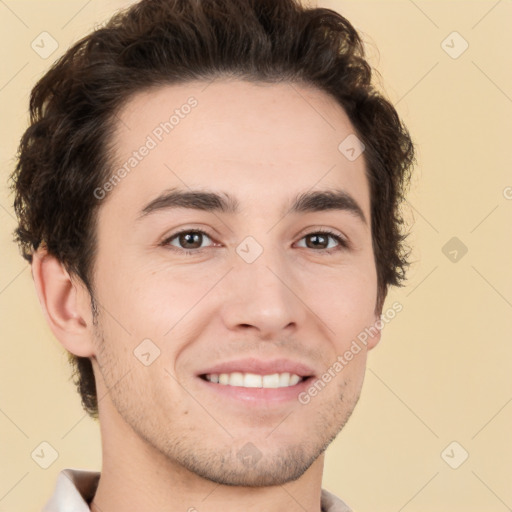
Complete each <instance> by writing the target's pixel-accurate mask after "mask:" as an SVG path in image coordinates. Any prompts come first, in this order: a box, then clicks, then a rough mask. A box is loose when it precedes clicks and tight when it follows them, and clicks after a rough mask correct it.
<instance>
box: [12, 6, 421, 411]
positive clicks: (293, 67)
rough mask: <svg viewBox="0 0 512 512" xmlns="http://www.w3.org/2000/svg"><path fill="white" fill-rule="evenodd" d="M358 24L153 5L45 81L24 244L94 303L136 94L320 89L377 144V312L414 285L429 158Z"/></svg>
mask: <svg viewBox="0 0 512 512" xmlns="http://www.w3.org/2000/svg"><path fill="white" fill-rule="evenodd" d="M372 73H373V72H372V69H371V67H370V65H369V64H368V62H367V61H366V59H365V52H364V46H363V43H362V41H361V38H360V36H359V35H358V33H357V31H356V30H355V29H354V28H353V26H352V25H351V24H350V23H349V22H348V21H347V20H346V19H345V18H344V17H343V16H341V15H340V14H339V13H337V12H335V11H333V10H330V9H327V8H309V7H305V6H304V5H302V4H301V3H300V1H299V0H142V1H140V2H139V3H137V4H134V5H132V6H130V7H129V8H127V9H125V10H123V11H119V12H118V13H116V14H115V15H114V16H113V17H112V18H111V19H110V20H109V21H108V22H107V23H106V24H105V25H103V26H101V27H99V28H97V29H95V30H94V31H93V32H91V33H90V34H89V35H87V36H86V37H84V38H82V39H81V40H80V41H78V42H77V43H76V44H74V45H73V46H72V47H71V48H70V49H69V50H68V51H67V52H66V53H65V54H64V55H63V56H62V57H61V58H60V59H58V60H57V61H56V62H55V63H54V64H53V66H52V67H51V68H50V70H49V71H48V72H47V73H46V74H45V75H44V76H43V77H42V78H41V79H40V80H39V81H38V83H37V84H36V85H35V87H34V88H33V90H32V93H31V97H30V124H29V127H28V128H27V130H26V131H25V133H24V135H23V136H22V138H21V141H20V145H19V149H18V154H17V160H16V167H15V170H14V172H13V173H12V175H11V179H12V188H13V189H14V192H15V198H14V208H15V212H16V214H17V216H18V221H19V223H18V227H17V229H16V231H15V239H16V241H17V242H18V244H19V246H20V249H21V252H22V254H23V256H24V258H26V259H27V260H28V261H29V262H31V261H32V253H33V252H34V251H35V250H37V248H38V247H39V246H40V245H41V244H42V243H44V244H45V246H46V248H47V250H48V252H49V253H50V254H52V255H53V256H55V257H56V258H57V259H58V260H59V261H61V262H62V263H63V265H64V266H65V268H66V269H67V270H68V271H69V272H70V273H71V274H73V275H76V276H77V277H78V278H80V279H81V280H82V282H83V283H84V285H85V286H86V287H87V289H88V291H89V292H90V294H91V300H92V305H93V309H94V295H93V279H92V277H93V266H94V259H95V254H96V239H95V225H96V218H97V212H98V209H99V205H100V200H99V199H98V198H97V197H96V195H95V194H94V190H95V189H96V188H97V187H98V186H99V185H100V184H101V183H103V182H104V181H105V179H106V178H107V176H108V175H109V173H110V172H111V167H112V166H111V162H110V161H109V157H110V156H111V155H110V154H109V141H110V138H109V137H110V135H111V134H112V133H113V131H114V128H115V126H116V115H117V112H119V110H120V109H121V108H122V107H123V106H124V105H125V104H126V103H127V101H128V100H129V99H130V97H131V96H133V95H134V94H135V93H137V92H140V91H142V90H147V89H149V88H151V87H155V86H159V85H171V84H178V83H187V82H191V81H197V80H199V81H211V80H213V79H216V78H223V77H229V78H233V77H234V78H238V79H240V80H248V81H252V82H266V83H278V82H285V83H296V84H305V85H310V86H311V85H312V86H314V87H316V88H317V89H319V90H321V91H323V92H325V93H327V94H329V95H330V96H331V97H333V98H334V99H335V100H336V101H337V102H338V103H339V104H340V105H341V106H342V107H343V109H344V110H345V112H346V113H347V115H348V117H349V119H350V121H351V123H352V125H353V127H354V128H355V131H356V133H357V136H358V138H359V139H360V140H361V141H362V142H363V144H364V146H365V152H364V158H365V163H366V174H367V178H368V183H369V189H370V201H371V229H372V244H373V251H374V258H375V263H376V270H377V281H378V295H377V304H376V311H377V312H379V314H380V312H381V311H382V306H383V302H384V299H385V297H386V295H387V291H388V287H389V286H392V285H395V286H403V284H402V283H403V281H404V280H405V274H406V269H407V267H408V265H409V262H408V261H407V259H408V257H409V252H410V251H408V250H407V249H408V248H407V247H406V245H405V239H406V237H407V236H408V234H406V233H404V232H403V224H404V221H403V218H402V216H401V213H400V210H399V207H400V205H401V203H402V202H403V200H404V198H405V193H406V190H407V186H408V184H409V182H410V179H411V169H412V166H413V163H414V161H415V158H414V145H413V143H412V141H411V138H410V136H409V133H408V131H407V129H406V127H405V126H404V125H403V123H402V122H401V120H400V119H399V116H398V114H397V112H396V110H395V108H394V107H393V105H392V104H391V103H390V102H389V101H388V100H387V99H386V98H385V97H383V95H382V94H381V93H379V92H378V90H377V88H376V86H375V85H374V83H373V82H374V80H373V74H372ZM69 360H70V363H71V364H72V365H74V377H75V384H76V386H77V388H78V391H79V393H80V395H81V398H82V405H83V407H84V409H85V410H86V411H87V413H88V414H89V415H90V416H91V417H94V418H97V417H98V407H97V405H98V404H97V394H96V386H95V380H94V374H93V369H92V364H91V361H90V359H89V358H84V357H77V356H74V355H73V354H69Z"/></svg>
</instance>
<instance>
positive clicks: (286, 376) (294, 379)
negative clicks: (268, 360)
mask: <svg viewBox="0 0 512 512" xmlns="http://www.w3.org/2000/svg"><path fill="white" fill-rule="evenodd" d="M206 380H208V381H210V382H215V383H218V384H222V385H224V386H238V387H243V388H287V387H290V386H295V385H296V384H298V383H299V382H300V381H301V380H302V377H299V376H298V375H296V374H294V373H291V374H290V373H288V372H284V373H273V374H271V375H258V374H256V373H241V372H233V373H221V374H217V373H211V374H207V375H206Z"/></svg>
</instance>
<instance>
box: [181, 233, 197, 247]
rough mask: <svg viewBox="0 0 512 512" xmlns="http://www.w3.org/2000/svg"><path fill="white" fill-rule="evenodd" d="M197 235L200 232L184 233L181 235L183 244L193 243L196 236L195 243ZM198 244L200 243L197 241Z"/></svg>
mask: <svg viewBox="0 0 512 512" xmlns="http://www.w3.org/2000/svg"><path fill="white" fill-rule="evenodd" d="M199 237H200V233H186V234H184V235H182V241H184V243H185V244H194V238H196V240H195V244H196V245H197V238H199ZM199 245H201V243H199ZM194 248H195V247H194Z"/></svg>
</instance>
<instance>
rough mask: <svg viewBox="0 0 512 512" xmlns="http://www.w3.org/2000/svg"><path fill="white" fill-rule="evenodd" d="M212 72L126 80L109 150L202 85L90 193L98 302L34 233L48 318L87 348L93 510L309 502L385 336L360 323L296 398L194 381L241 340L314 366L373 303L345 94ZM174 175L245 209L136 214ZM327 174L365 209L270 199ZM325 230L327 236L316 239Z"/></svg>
mask: <svg viewBox="0 0 512 512" xmlns="http://www.w3.org/2000/svg"><path fill="white" fill-rule="evenodd" d="M207 85H208V84H207V83H189V84H186V85H176V86H164V87H160V88H157V89H153V90H151V91H147V92H143V93H138V94H137V95H135V96H134V97H132V98H131V99H130V100H129V101H128V103H127V104H126V105H125V106H124V108H123V109H122V110H121V111H120V112H119V114H118V118H119V124H118V130H117V132H116V133H115V134H113V151H114V153H113V156H114V160H115V162H116V164H117V165H119V166H120V165H122V164H123V163H124V162H125V161H126V160H127V159H128V158H129V157H130V155H131V154H132V152H133V150H134V149H137V148H139V147H140V146H141V145H142V144H143V143H144V141H145V140H146V137H147V135H148V134H151V133H152V131H153V130H154V128H155V126H157V125H159V123H161V122H162V121H164V120H166V119H168V117H169V114H168V113H172V111H173V110H174V109H176V108H179V107H180V105H183V104H184V103H186V101H187V98H189V97H190V96H191V95H192V96H194V97H195V98H196V99H197V101H198V104H197V106H196V107H195V108H194V109H192V111H191V113H190V114H189V115H188V116H186V117H185V118H184V119H182V120H180V123H179V124H178V125H177V126H176V127H175V128H174V129H173V131H172V132H171V133H169V134H167V135H166V136H165V137H164V138H163V140H162V141H161V142H160V143H159V144H158V145H157V147H156V148H154V149H152V150H151V151H150V153H149V154H148V155H147V156H146V157H145V158H144V159H143V160H142V161H141V162H140V163H139V164H138V165H137V167H136V168H134V169H133V170H132V171H131V172H130V174H129V175H128V176H126V177H125V178H124V179H122V180H121V181H120V182H119V183H118V184H117V185H116V186H115V188H114V190H112V191H111V192H110V194H109V195H108V196H107V197H106V198H105V199H104V200H103V201H102V203H101V206H100V208H99V211H98V219H97V226H96V229H97V244H98V250H97V255H96V260H95V265H94V273H93V286H94V292H95V293H94V294H95V299H96V302H97V306H98V316H97V318H94V317H93V313H92V310H91V299H90V296H89V294H88V293H87V291H86V290H85V288H84V286H83V285H82V284H81V282H80V281H78V280H77V279H76V278H74V277H72V276H71V277H70V276H69V275H68V274H67V272H66V271H65V270H64V269H63V266H62V265H61V264H60V263H59V262H58V261H56V260H55V258H53V257H52V256H50V255H48V254H46V252H45V251H44V249H41V250H39V251H38V252H37V253H36V255H35V257H34V263H33V268H32V270H33V276H34V280H35V283H36V288H37V291H38V295H39V298H40V301H41V304H42V306H43V310H44V312H45V315H46V318H47V320H48V322H49V324H50V326H51V328H52V330H53V332H54V333H55V335H56V336H57V338H58V339H59V340H60V341H61V343H62V344H63V346H64V347H65V348H66V349H67V350H69V351H70V352H72V353H74V354H76V355H80V356H85V357H91V358H92V361H93V367H94V372H95V377H96V383H97V390H98V396H99V397H100V401H99V418H100V427H101V435H102V451H103V467H102V475H101V478H100V482H99V486H98V490H97V493H96V496H95V498H94V501H93V503H92V506H91V510H93V511H94V512H113V511H116V512H127V511H132V510H152V511H153V512H158V511H162V512H163V511H166V512H170V511H177V510H183V511H185V510H190V509H191V508H192V507H195V509H197V510H198V511H201V512H202V511H211V512H217V511H223V512H229V511H231V510H239V508H240V504H241V503H243V504H244V509H245V510H248V511H259V510H266V511H269V512H273V511H276V512H277V511H282V510H288V511H303V510H308V511H316V512H318V511H320V492H321V479H322V470H323V463H324V455H323V452H324V450H325V448H326V447H327V446H328V444H329V443H330V442H331V441H332V440H333V439H334V438H335V436H336V435H337V434H338V432H339V431H340V430H341V429H342V427H343V425H344V424H345V422H346V421H347V420H348V418H349V416H350V414H351V413H352V410H353V409H354V407H355V405H356V403H357V400H358V398H359V394H360V391H361V386H362V383H363V379H364V372H365V365H366V355H367V350H369V349H371V348H373V347H374V346H375V345H376V344H377V342H378V341H379V339H380V334H377V335H376V336H375V337H374V338H370V339H369V341H368V345H367V347H366V348H363V349H362V350H361V351H360V352H359V353H358V354H357V355H356V356H354V358H353V359H352V361H350V363H349V364H347V365H346V366H345V367H344V368H343V371H341V372H339V373H337V374H336V377H335V378H334V379H332V380H331V382H329V384H328V385H327V386H325V388H324V389H323V390H322V391H321V392H320V393H318V395H317V396H316V397H315V398H314V399H312V400H311V401H310V402H309V403H308V404H307V405H302V404H301V403H299V402H298V400H296V399H294V400H289V401H286V402H285V403H282V404H277V405H276V404H274V403H270V402H269V403H268V404H266V405H264V406H262V405H261V404H260V405H257V406H254V405H250V404H246V403H242V402H240V401H237V400H232V399H229V398H226V397H225V396H221V395H219V394H217V393H214V392H209V389H207V390H206V391H205V385H204V382H202V381H201V380H200V379H199V378H198V377H197V375H196V373H197V372H198V371H199V370H201V369H203V368H207V367H209V366H211V365H213V364H216V363H221V362H223V361H228V360H233V359H237V358H243V357H249V356H253V357H256V358H259V359H265V360H268V359H273V358H287V359H291V360H294V361H301V362H304V363H306V364H308V365H309V366H310V367H311V368H312V369H314V371H315V375H316V376H320V375H321V374H322V373H323V372H325V371H326V370H327V368H329V367H331V366H332V365H333V363H334V362H335V361H336V358H337V356H338V355H341V354H343V353H345V351H346V350H348V349H349V348H350V345H351V343H352V341H353V340H354V339H355V338H356V337H357V335H358V334H359V333H360V332H361V331H363V330H364V329H365V327H368V326H370V325H373V324H374V322H375V321H376V320H377V319H378V316H377V314H376V311H375V304H376V297H377V275H376V268H375V261H374V256H373V251H372V239H371V227H370V226H371V222H370V195H369V188H368V182H367V179H366V176H365V162H364V158H363V157H361V158H357V159H356V160H355V161H353V162H351V161H349V160H348V159H347V158H345V156H343V154H342V153H340V151H339V150H338V145H339V144H340V142H341V141H342V140H343V139H345V137H347V136H348V135H349V134H351V133H354V128H353V127H352V125H351V123H350V121H349V120H348V117H347V116H346V114H345V112H344V111H343V109H342V108H341V107H340V106H339V105H337V103H335V101H334V100H333V99H332V98H330V97H329V96H328V95H326V94H325V93H323V92H321V91H319V90H316V89H314V88H307V87H303V86H298V85H293V87H292V86H291V85H290V84H271V85H269V84H254V83H249V82H242V81H227V80H217V81H215V82H213V83H212V84H210V85H208V86H207ZM172 187H182V188H185V189H187V188H201V189H202V190H212V191H216V192H219V191H224V192H227V193H229V194H231V195H233V196H235V197H236V198H237V199H238V201H239V203H240V208H241V211H240V213H238V214H226V213H220V212H208V211H201V210H192V209H185V208H180V209H164V210H159V211H157V212H153V213H151V214H148V215H145V216H143V217H142V218H139V216H140V213H141V211H142V210H143V209H144V207H145V206H146V205H147V204H148V203H149V202H150V201H152V200H153V199H155V198H156V197H158V196H159V195H160V194H161V193H162V192H163V191H165V190H168V189H170V188H172ZM329 187H335V188H338V189H343V190H345V191H346V192H348V193H350V195H351V196H352V197H353V198H354V199H355V200H356V201H357V203H358V204H359V205H360V207H361V209H362V211H363V213H364V215H365V217H366V219H367V223H366V224H365V223H364V222H362V221H361V220H360V219H358V218H357V217H356V216H355V215H353V214H352V213H350V212H348V211H342V210H332V211H320V212H309V213H298V214H288V215H285V214H284V213H283V212H285V211H286V206H287V205H288V204H289V201H290V200H291V199H292V198H293V197H294V196H295V195H296V194H298V193H301V192H307V191H311V190H324V189H326V188H329ZM184 228H190V230H192V231H193V230H194V229H196V230H197V229H201V230H204V231H205V232H207V234H208V236H203V238H202V240H200V241H199V242H198V244H197V246H200V247H201V248H202V250H201V252H199V253H196V254H194V255H185V254H183V253H182V252H181V253H180V252H179V251H180V248H181V249H182V250H183V249H184V248H191V247H193V245H191V244H190V243H189V245H183V244H184V242H183V241H182V242H181V245H180V242H179V237H176V238H174V239H173V241H172V242H168V243H167V245H165V244H163V242H164V241H165V240H166V239H169V237H170V236H171V235H172V234H173V233H175V232H176V231H179V230H180V229H184ZM326 228H328V229H330V230H333V231H335V232H336V233H338V234H340V235H341V236H343V237H345V238H346V239H347V240H348V241H349V243H350V247H349V248H348V249H344V248H343V247H341V246H340V245H339V244H338V243H337V242H336V240H334V239H331V238H329V239H328V242H327V241H326V242H325V243H324V245H320V247H315V246H313V245H311V236H309V237H308V236H306V235H311V234H314V233H318V231H322V229H326ZM247 236H252V237H253V238H254V239H255V240H256V241H257V242H258V244H259V245H260V246H261V247H262V248H263V252H262V254H261V255H260V256H259V257H258V258H257V259H256V260H255V261H254V262H252V263H250V264H249V263H247V262H246V261H245V260H244V259H243V258H241V257H240V256H239V255H238V254H237V252H236V248H237V246H238V245H239V244H240V243H241V242H242V241H243V240H244V239H245V238H246V237H247ZM308 242H309V245H308ZM327 243H328V244H329V245H328V248H336V247H339V248H340V250H338V251H336V252H332V253H331V254H326V252H325V251H326V248H327ZM185 244H186V241H185ZM169 245H171V246H172V247H173V248H174V249H175V250H174V251H173V250H172V249H171V248H170V247H169ZM193 250H194V249H193ZM195 250H197V249H195ZM144 339H150V340H151V342H152V343H153V344H154V345H155V346H156V347H158V349H159V351H160V355H159V357H158V358H157V359H156V360H155V361H154V362H153V363H152V364H151V365H149V366H145V365H144V364H142V363H141V362H140V361H139V360H138V359H137V358H136V357H135V356H134V353H133V352H134V350H135V349H136V348H137V347H138V346H139V345H140V343H141V342H142V340H144ZM249 442H250V443H252V446H254V447H256V449H257V452H258V454H259V455H260V459H259V460H258V462H257V463H255V464H253V465H249V466H247V465H246V464H244V463H242V461H241V460H240V457H237V454H238V453H239V451H240V450H241V449H242V448H243V447H244V446H247V443H249ZM251 449H253V448H251ZM192 510H194V508H192Z"/></svg>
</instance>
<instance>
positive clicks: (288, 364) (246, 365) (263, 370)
mask: <svg viewBox="0 0 512 512" xmlns="http://www.w3.org/2000/svg"><path fill="white" fill-rule="evenodd" d="M234 372H241V373H255V374H259V375H272V374H273V373H294V374H296V375H298V376H299V377H311V376H313V375H314V371H313V370H312V369H311V367H310V366H308V365H307V364H304V363H301V362H298V361H292V360H290V359H272V360H269V361H263V360H261V359H256V358H253V357H251V358H245V359H236V360H233V361H225V362H223V363H219V364H216V365H214V366H211V367H209V368H207V369H205V370H202V371H200V372H199V373H198V375H206V374H212V373H215V374H221V373H234Z"/></svg>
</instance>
